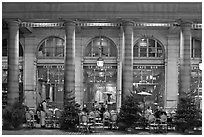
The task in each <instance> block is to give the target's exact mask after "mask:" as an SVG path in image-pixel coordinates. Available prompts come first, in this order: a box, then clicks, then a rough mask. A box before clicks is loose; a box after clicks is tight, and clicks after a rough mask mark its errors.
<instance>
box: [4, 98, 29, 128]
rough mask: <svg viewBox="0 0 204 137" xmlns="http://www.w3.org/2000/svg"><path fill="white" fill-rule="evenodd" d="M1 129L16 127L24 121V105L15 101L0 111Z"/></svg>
mask: <svg viewBox="0 0 204 137" xmlns="http://www.w3.org/2000/svg"><path fill="white" fill-rule="evenodd" d="M2 118H3V129H18V128H19V127H21V125H22V124H23V122H24V121H25V106H24V105H23V104H22V102H21V101H16V102H15V103H14V104H12V105H11V106H7V107H6V108H5V109H3V111H2Z"/></svg>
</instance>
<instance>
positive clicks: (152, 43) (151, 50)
mask: <svg viewBox="0 0 204 137" xmlns="http://www.w3.org/2000/svg"><path fill="white" fill-rule="evenodd" d="M133 56H134V57H149V58H154V57H161V58H162V57H163V56H164V51H163V47H162V44H161V43H160V42H159V41H158V40H155V39H149V38H141V39H140V40H138V41H137V43H136V44H135V45H134V51H133Z"/></svg>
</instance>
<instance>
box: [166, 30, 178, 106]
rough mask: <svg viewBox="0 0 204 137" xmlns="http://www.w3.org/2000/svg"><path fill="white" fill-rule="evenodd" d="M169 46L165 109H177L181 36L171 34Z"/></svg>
mask: <svg viewBox="0 0 204 137" xmlns="http://www.w3.org/2000/svg"><path fill="white" fill-rule="evenodd" d="M167 42H168V45H167V61H166V64H165V67H166V70H165V71H166V72H165V73H166V77H165V79H166V86H165V87H166V95H165V100H164V102H165V103H164V107H165V108H166V109H175V108H176V107H177V101H178V82H179V79H178V61H179V34H169V35H168V40H167Z"/></svg>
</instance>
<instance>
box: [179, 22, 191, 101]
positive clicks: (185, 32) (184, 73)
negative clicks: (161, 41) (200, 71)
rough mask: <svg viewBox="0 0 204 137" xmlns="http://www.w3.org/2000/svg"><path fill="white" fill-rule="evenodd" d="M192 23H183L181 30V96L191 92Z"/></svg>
mask: <svg viewBox="0 0 204 137" xmlns="http://www.w3.org/2000/svg"><path fill="white" fill-rule="evenodd" d="M190 52H191V23H188V22H187V23H186V22H185V23H181V32H180V74H179V76H180V82H179V84H180V85H179V87H180V88H179V96H180V97H183V96H185V94H186V93H188V92H190V77H191V56H190Z"/></svg>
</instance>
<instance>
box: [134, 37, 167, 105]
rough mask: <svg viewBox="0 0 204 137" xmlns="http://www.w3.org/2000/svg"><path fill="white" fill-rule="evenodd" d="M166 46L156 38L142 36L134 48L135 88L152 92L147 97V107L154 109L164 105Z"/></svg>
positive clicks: (137, 90) (136, 90) (135, 89)
mask: <svg viewBox="0 0 204 137" xmlns="http://www.w3.org/2000/svg"><path fill="white" fill-rule="evenodd" d="M164 53H165V52H164V46H163V45H162V43H161V42H160V41H159V40H157V39H154V38H147V37H142V38H140V39H139V40H137V41H136V43H135V45H134V49H133V57H134V65H133V70H134V72H133V90H134V91H135V92H136V93H138V92H141V91H145V92H148V93H151V94H152V95H151V96H148V97H146V102H145V103H146V107H147V106H151V107H152V108H153V109H154V108H155V107H156V106H157V105H158V106H160V107H163V106H164V98H165V66H164Z"/></svg>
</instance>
